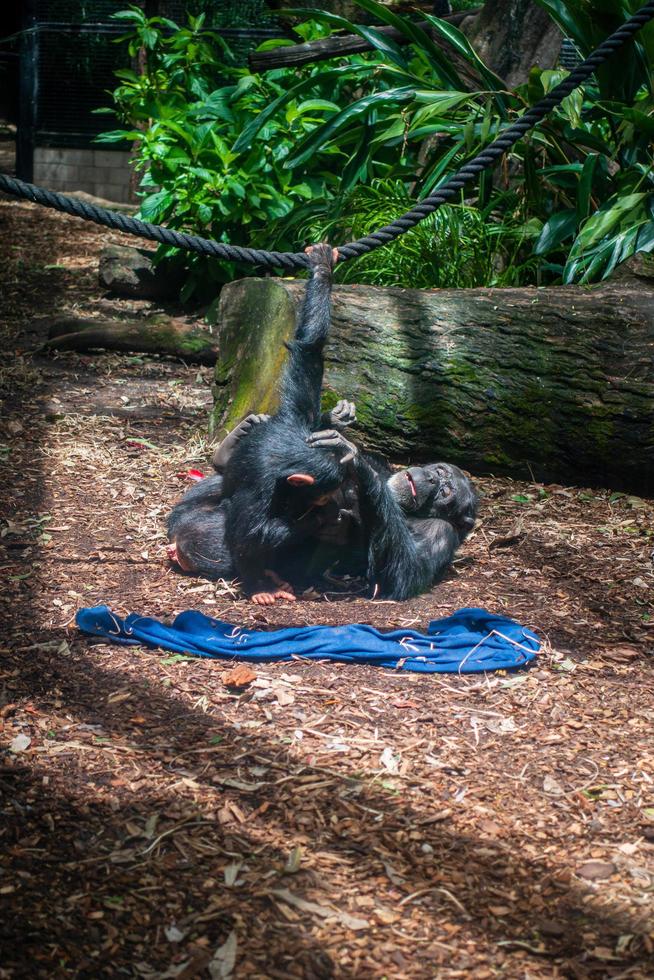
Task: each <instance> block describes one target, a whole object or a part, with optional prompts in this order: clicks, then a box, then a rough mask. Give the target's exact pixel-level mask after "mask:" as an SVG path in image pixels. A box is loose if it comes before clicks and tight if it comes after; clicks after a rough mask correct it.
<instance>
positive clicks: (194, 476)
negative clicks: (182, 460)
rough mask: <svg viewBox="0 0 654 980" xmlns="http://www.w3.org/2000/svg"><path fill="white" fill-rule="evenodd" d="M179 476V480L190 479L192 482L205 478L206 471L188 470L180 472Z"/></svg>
mask: <svg viewBox="0 0 654 980" xmlns="http://www.w3.org/2000/svg"><path fill="white" fill-rule="evenodd" d="M177 478H178V479H179V480H190V481H191V483H197V482H198V481H199V480H204V473H203V472H202V471H201V470H186V472H185V473H178V474H177Z"/></svg>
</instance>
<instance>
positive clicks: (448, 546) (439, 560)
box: [405, 517, 460, 582]
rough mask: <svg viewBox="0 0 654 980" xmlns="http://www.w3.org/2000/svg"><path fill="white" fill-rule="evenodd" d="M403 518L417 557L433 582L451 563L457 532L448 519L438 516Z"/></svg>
mask: <svg viewBox="0 0 654 980" xmlns="http://www.w3.org/2000/svg"><path fill="white" fill-rule="evenodd" d="M405 520H406V522H407V527H408V528H409V531H410V532H411V537H412V538H413V540H414V542H415V545H416V549H417V551H418V556H419V559H420V561H421V562H423V563H424V564H425V567H428V568H429V577H430V580H431V581H432V582H433V581H435V580H436V579H437V578H438V577H439V576H440V575H441V574H442V573H443V572H444V571H445V569H446V568H447V566H448V565H450V564H451V562H452V559H453V558H454V553H455V551H456V549H457V548H458V546H459V544H460V538H459V534H458V533H457V531H456V529H455V528H454V526H453V525H452V524H451V523H450V522H449V521H444V520H441V519H440V518H439V517H429V518H424V519H420V518H415V517H406V518H405Z"/></svg>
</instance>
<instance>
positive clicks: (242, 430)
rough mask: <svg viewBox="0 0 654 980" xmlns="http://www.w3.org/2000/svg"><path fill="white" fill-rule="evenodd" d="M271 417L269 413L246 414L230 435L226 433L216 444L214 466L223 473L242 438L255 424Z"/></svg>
mask: <svg viewBox="0 0 654 980" xmlns="http://www.w3.org/2000/svg"><path fill="white" fill-rule="evenodd" d="M269 418H270V416H269V415H265V414H264V413H263V412H259V413H258V414H254V413H253V414H251V415H248V416H246V418H244V419H241V421H240V422H239V423H238V425H237V426H236V427H235V428H234V429H232V431H231V432H230V433H229V435H226V436H225V438H224V439H223V440H222V442H220V443H219V444H218V445H217V446H216V448H215V450H214V454H213V457H212V460H211V463H212V465H213V468H214V469H215V470H217V471H218V472H219V473H221V472H222V471H223V470H224V468H225V466H226V465H227V463H228V461H229V459H230V457H231V455H232V453H233V452H234V449H235V448H236V446H237V444H238V443H239V442H240V441H241V439H243V438H244V436H246V435H247V434H248V432H250V431H251V430H252V429H253V428H254V426H255V425H261V423H262V422H267V421H268V419H269Z"/></svg>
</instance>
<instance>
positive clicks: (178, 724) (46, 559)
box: [0, 201, 654, 980]
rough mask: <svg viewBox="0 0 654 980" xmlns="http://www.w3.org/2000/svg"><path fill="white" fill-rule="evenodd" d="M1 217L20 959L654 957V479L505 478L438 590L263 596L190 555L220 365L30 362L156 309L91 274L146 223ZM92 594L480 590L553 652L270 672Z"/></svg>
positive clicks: (14, 870) (339, 961) (219, 604)
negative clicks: (607, 487)
mask: <svg viewBox="0 0 654 980" xmlns="http://www.w3.org/2000/svg"><path fill="white" fill-rule="evenodd" d="M0 222H1V223H2V226H3V237H5V240H6V241H7V242H11V243H14V245H12V248H11V250H10V255H9V259H8V261H7V262H6V264H5V265H4V267H3V268H2V269H1V270H0V278H1V280H2V295H3V300H2V303H3V319H2V331H3V335H4V336H3V339H4V341H5V344H4V347H5V350H6V351H12V350H16V351H17V352H18V353H16V354H13V355H10V354H7V356H6V360H5V363H4V364H3V367H2V368H1V369H0V389H1V390H2V394H3V397H4V399H5V413H4V416H3V418H4V419H5V420H6V421H3V422H2V424H1V425H2V428H1V431H0V443H1V444H2V446H3V447H6V451H3V452H2V453H0V457H1V460H2V467H3V475H4V484H3V485H4V487H5V488H6V489H5V493H4V495H3V499H2V502H1V508H2V518H3V523H2V528H3V530H4V535H3V536H2V537H1V538H0V566H1V569H2V572H3V574H4V584H5V588H4V590H3V594H2V596H1V597H0V603H1V605H2V612H3V620H4V622H5V624H6V625H5V630H4V632H3V637H2V640H1V641H0V654H1V658H2V659H1V660H0V664H1V672H2V676H1V679H0V725H1V726H2V745H3V746H5V748H6V752H5V753H4V755H3V756H2V758H1V759H0V793H1V794H2V802H1V804H0V806H1V810H2V812H1V814H0V869H1V875H2V876H1V877H0V895H1V896H2V899H3V906H4V911H3V915H2V917H0V976H2V977H19V976H30V977H32V976H33V977H43V978H50V977H55V976H78V977H89V976H92V977H105V976H106V977H115V976H122V975H124V976H133V977H148V978H155V977H156V978H161V977H181V978H185V977H187V978H190V977H196V976H198V977H202V976H205V977H214V978H215V977H218V978H227V977H248V978H250V977H252V978H268V977H281V978H287V977H291V978H293V977H298V978H299V977H307V978H316V977H317V978H320V977H325V978H327V977H348V978H362V977H365V978H368V977H369V978H373V980H374V978H379V980H381V978H383V977H393V978H394V980H395V978H397V980H403V978H405V977H407V978H408V977H410V978H423V977H424V978H433V977H434V976H438V977H439V978H450V977H452V978H455V977H464V978H467V977H471V978H473V980H475V978H477V980H483V978H489V977H490V978H492V977H503V978H504V977H509V978H513V977H515V978H524V977H527V976H528V977H530V978H536V980H539V978H550V977H561V978H563V977H579V978H587V977H589V978H594V977H597V978H604V977H615V978H617V977H630V978H638V977H642V978H644V977H650V976H652V975H653V974H654V959H653V957H654V921H653V918H652V887H653V882H654V741H653V739H652V726H653V722H654V696H653V694H652V692H653V690H654V685H653V683H652V681H653V676H652V674H653V669H652V668H653V661H652V647H653V643H654V626H653V624H654V609H653V606H652V588H651V586H652V581H653V578H652V564H651V561H650V553H651V551H652V544H653V535H652V528H653V526H654V509H653V505H652V501H648V500H641V499H639V498H633V497H629V496H628V495H620V494H611V493H610V492H609V491H604V490H591V491H588V490H579V489H577V488H572V487H568V488H564V487H554V486H549V487H540V486H537V485H533V484H527V483H520V482H518V481H510V480H506V479H490V478H489V479H482V480H479V485H480V489H481V490H482V492H483V494H484V498H483V506H482V513H481V519H480V523H479V526H478V528H477V529H476V531H475V533H474V534H473V536H472V537H471V539H470V540H469V542H467V543H466V545H465V547H464V548H463V549H462V550H461V552H460V554H459V556H458V557H457V560H456V561H455V564H454V567H453V568H452V570H451V572H450V573H449V574H448V575H447V576H446V577H445V579H444V580H443V582H441V583H440V584H439V585H438V587H437V588H435V589H434V590H432V592H430V593H429V594H428V595H426V596H423V597H420V598H418V599H415V600H412V601H411V602H408V603H374V602H370V601H367V600H364V599H360V598H355V599H346V600H343V599H341V598H339V597H337V596H336V597H335V596H333V595H332V596H330V601H329V602H324V601H322V600H321V599H320V597H318V596H314V597H309V598H305V599H303V600H302V601H301V602H298V603H296V604H295V605H294V606H293V607H290V606H286V605H279V606H276V607H273V608H271V609H266V610H265V611H262V610H259V609H255V608H254V607H252V606H251V605H249V604H247V603H245V602H243V601H242V600H241V599H240V598H239V596H238V592H237V591H236V590H235V589H234V587H233V586H232V585H231V584H230V583H207V582H202V581H201V580H198V579H194V578H192V577H186V576H181V575H177V574H175V572H174V571H173V570H172V569H171V568H170V567H169V566H168V564H167V562H166V559H165V531H164V525H165V517H166V514H167V511H168V509H169V508H170V506H171V504H172V502H173V501H174V500H175V499H177V497H178V496H179V495H180V493H181V492H183V489H184V485H185V482H184V481H182V480H180V478H179V476H178V474H180V473H181V474H186V473H188V472H189V471H192V470H200V471H202V470H203V469H206V465H207V459H208V458H209V456H210V448H209V445H208V443H207V440H206V438H205V436H204V434H203V433H204V426H205V423H206V417H207V413H208V410H209V406H210V402H211V397H210V383H211V377H210V372H208V371H205V370H200V371H198V369H197V368H193V369H189V368H187V367H185V366H184V365H182V364H178V363H174V362H172V361H167V360H165V359H162V358H155V357H139V358H130V357H127V356H123V355H116V354H101V355H94V356H92V355H83V356H82V355H78V354H74V353H67V354H57V355H54V356H52V357H51V358H41V357H38V356H32V355H30V353H29V351H30V350H31V349H33V348H34V347H35V346H36V345H37V342H38V340H39V338H38V336H36V335H34V333H33V331H32V332H30V331H31V330H32V328H31V327H30V324H32V323H33V320H34V318H36V317H37V316H38V317H42V316H43V315H46V314H50V313H52V312H71V311H72V310H73V309H74V310H76V311H78V312H79V313H80V314H82V315H89V316H90V315H106V314H107V312H108V311H107V307H108V306H109V307H110V308H111V311H112V312H113V313H115V312H121V311H122V312H123V313H126V312H129V314H130V315H133V314H135V313H136V312H138V311H139V310H145V309H146V308H148V304H146V303H144V301H118V300H113V299H111V298H108V297H106V296H103V295H102V294H101V293H100V292H99V289H98V286H97V282H96V269H97V258H98V254H99V250H100V248H101V247H102V246H103V245H104V244H106V242H107V241H108V240H109V241H115V242H121V241H126V240H125V239H121V236H120V235H117V234H106V233H105V232H104V231H101V230H100V229H97V228H92V227H90V226H89V225H86V224H82V223H80V222H76V221H75V220H74V219H69V218H66V217H64V216H62V215H54V214H51V213H49V212H44V211H43V210H42V209H37V208H36V207H34V206H32V205H28V204H18V203H16V202H10V201H7V202H5V201H3V202H2V203H0ZM126 243H128V244H133V242H131V241H130V242H126ZM44 257H47V262H48V266H49V268H44V266H43V264H41V263H43V261H44ZM125 398H127V399H128V402H129V405H130V406H133V409H130V411H129V412H126V410H125V405H126V403H125V401H124V399H125ZM186 485H190V484H189V483H188V482H186ZM46 517H47V518H49V519H48V520H46V519H45V518H46ZM642 583H644V584H645V586H648V588H645V587H644V586H643V584H642ZM98 603H108V604H109V605H111V606H112V607H113V608H115V609H116V610H117V611H118V612H119V613H120V614H123V615H124V614H127V613H129V612H133V611H139V612H144V613H148V614H150V615H154V616H159V617H162V618H168V617H172V616H174V615H175V614H176V613H177V612H179V611H181V610H182V609H184V608H191V607H192V608H198V609H201V610H203V611H204V612H207V613H209V614H211V615H215V616H218V617H221V618H224V619H227V620H229V621H231V622H234V623H235V624H237V625H245V626H248V627H253V628H257V629H267V628H273V627H276V626H280V627H283V626H290V625H297V624H298V623H306V624H314V623H341V622H348V621H354V622H357V621H358V622H366V623H370V624H372V625H374V626H377V627H381V628H393V629H395V628H408V627H409V626H416V627H420V626H424V625H426V624H427V622H428V621H429V620H430V619H433V618H436V617H438V616H441V615H446V614H448V613H450V612H452V611H453V610H454V609H456V608H458V607H460V606H473V605H480V606H484V607H486V608H488V609H491V610H493V611H497V612H501V613H506V614H509V615H511V616H513V617H515V618H517V619H519V620H520V621H521V622H523V623H524V624H525V625H528V626H531V627H533V628H535V629H537V630H538V631H539V632H540V634H541V635H542V636H543V639H544V646H543V651H542V653H541V656H540V657H539V659H538V662H537V664H536V666H535V667H534V669H532V670H531V671H530V672H529V673H526V674H516V675H506V674H497V675H489V676H487V677H483V678H479V677H476V678H466V677H456V676H451V677H425V676H420V675H409V674H407V675H404V674H397V673H394V672H391V671H381V670H374V669H372V668H368V667H363V666H344V665H340V664H332V663H326V662H325V663H321V662H319V663H304V662H302V661H294V663H293V664H292V665H289V664H279V665H273V664H262V665H257V670H256V672H255V671H252V670H251V669H250V668H249V666H247V665H239V664H234V663H225V664H223V663H219V662H213V661H199V660H196V659H193V658H188V657H185V656H183V655H181V656H180V655H175V656H170V655H167V654H164V653H161V652H157V651H149V650H146V649H144V648H141V647H135V648H125V647H118V646H116V647H114V646H111V645H108V644H104V643H93V642H89V641H88V640H86V639H84V638H82V637H80V636H79V635H78V634H77V633H76V631H75V629H74V627H73V625H72V619H73V616H74V613H75V610H76V609H77V608H78V607H79V606H82V605H94V604H98ZM289 667H291V669H289ZM251 675H254V676H251ZM12 746H13V748H12Z"/></svg>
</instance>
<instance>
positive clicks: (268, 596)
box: [251, 568, 296, 606]
mask: <svg viewBox="0 0 654 980" xmlns="http://www.w3.org/2000/svg"><path fill="white" fill-rule="evenodd" d="M264 575H265V576H266V578H269V579H270V580H271V582H272V583H273V584H274V585H276V586H277V588H276V589H275V590H274V591H272V592H255V593H254V595H253V596H251V600H252V602H254V603H255V604H256V605H257V606H273V605H274V604H275V601H276V600H277V599H282V600H285V601H286V602H295V601H296V597H295V593H294V592H293V586H292V585H289V583H288V582H285V581H284V579H283V578H280V577H279V575H278V574H277V572H273V571H272V569H270V568H267V569H266V570H265V572H264Z"/></svg>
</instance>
